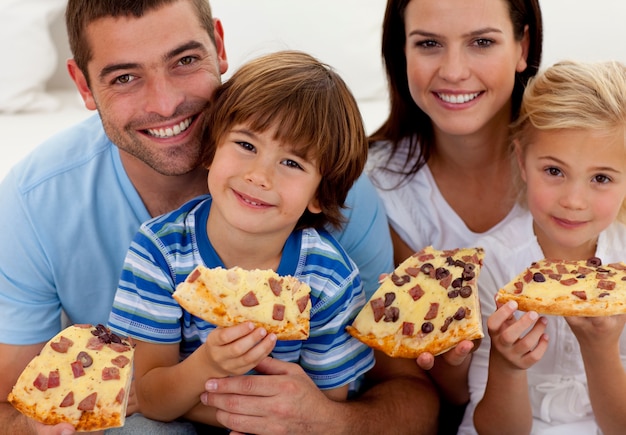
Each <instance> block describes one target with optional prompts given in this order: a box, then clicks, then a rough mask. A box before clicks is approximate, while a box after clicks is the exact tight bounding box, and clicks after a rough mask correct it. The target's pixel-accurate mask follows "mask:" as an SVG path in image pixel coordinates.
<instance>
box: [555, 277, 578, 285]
mask: <svg viewBox="0 0 626 435" xmlns="http://www.w3.org/2000/svg"><path fill="white" fill-rule="evenodd" d="M556 281H559V282H560V283H561V284H563V285H566V286H568V287H569V286H571V285H574V284H576V283H577V282H578V280H577V279H576V278H568V279H564V280H559V279H556Z"/></svg>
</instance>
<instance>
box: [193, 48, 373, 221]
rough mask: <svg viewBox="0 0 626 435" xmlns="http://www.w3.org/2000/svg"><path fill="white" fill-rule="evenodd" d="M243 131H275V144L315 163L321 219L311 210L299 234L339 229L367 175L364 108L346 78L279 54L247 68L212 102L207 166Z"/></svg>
mask: <svg viewBox="0 0 626 435" xmlns="http://www.w3.org/2000/svg"><path fill="white" fill-rule="evenodd" d="M238 124H243V125H247V126H248V127H249V128H251V129H252V130H253V131H257V132H265V131H268V130H270V129H271V128H276V131H275V139H276V140H278V141H280V142H282V143H285V144H289V145H293V146H294V149H295V150H296V151H297V152H298V153H302V155H303V156H307V157H309V158H313V159H314V160H315V161H316V162H317V166H318V169H319V172H320V174H321V176H322V179H321V182H320V185H319V187H318V189H317V200H318V201H319V205H320V207H321V209H322V213H320V214H312V213H310V212H309V211H308V210H307V211H306V212H305V213H304V215H303V216H302V217H301V218H300V220H299V221H298V225H297V227H296V228H304V227H316V228H320V227H322V226H324V225H326V224H327V223H329V224H330V225H333V226H335V227H340V225H341V223H342V222H343V216H342V214H341V208H342V207H344V202H345V200H346V196H347V194H348V191H349V190H350V188H351V186H352V184H353V183H354V182H355V181H356V180H357V178H358V177H359V176H360V175H361V172H362V171H363V167H364V166H365V161H366V159H367V146H368V145H367V138H366V135H365V129H364V127H363V121H362V119H361V114H360V112H359V108H358V106H357V103H356V101H355V99H354V97H353V95H352V94H351V93H350V90H349V89H348V87H347V85H346V84H345V82H344V81H343V80H342V79H341V77H340V76H339V75H338V74H337V73H336V72H334V71H333V70H332V68H330V67H329V66H328V65H325V64H323V63H321V62H319V61H318V60H317V59H315V58H314V57H312V56H310V55H308V54H306V53H303V52H299V51H280V52H276V53H272V54H268V55H265V56H262V57H260V58H257V59H255V60H253V61H251V62H248V63H246V64H245V65H244V66H242V67H241V68H240V69H239V70H238V71H237V72H235V73H234V74H233V76H232V77H231V78H230V79H229V80H228V81H227V82H226V83H224V84H223V85H222V86H220V87H219V88H218V89H217V91H216V92H215V94H214V97H213V99H212V100H211V106H210V108H209V109H208V113H207V119H206V128H205V131H204V137H203V145H204V147H205V148H204V151H203V155H202V157H201V163H202V165H203V166H204V167H207V168H208V167H209V166H210V164H211V162H212V161H213V156H214V155H215V150H216V148H217V147H218V146H219V145H220V142H221V141H222V140H223V137H224V135H226V134H227V133H228V131H229V129H231V128H232V127H234V126H235V125H238ZM363 200H365V199H364V198H363Z"/></svg>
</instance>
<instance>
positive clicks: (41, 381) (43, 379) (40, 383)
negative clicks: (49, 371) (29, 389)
mask: <svg viewBox="0 0 626 435" xmlns="http://www.w3.org/2000/svg"><path fill="white" fill-rule="evenodd" d="M33 385H34V386H35V388H37V389H38V390H39V391H46V390H47V389H48V377H47V376H46V375H44V374H43V373H39V374H38V375H37V377H36V378H35V380H34V381H33Z"/></svg>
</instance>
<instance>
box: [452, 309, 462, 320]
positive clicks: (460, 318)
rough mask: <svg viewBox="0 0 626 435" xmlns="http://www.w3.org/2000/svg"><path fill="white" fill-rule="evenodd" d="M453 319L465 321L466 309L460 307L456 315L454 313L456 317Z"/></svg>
mask: <svg viewBox="0 0 626 435" xmlns="http://www.w3.org/2000/svg"><path fill="white" fill-rule="evenodd" d="M452 318H453V319H454V320H463V319H465V308H464V307H459V309H458V310H456V313H454V316H452Z"/></svg>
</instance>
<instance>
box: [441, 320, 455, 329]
mask: <svg viewBox="0 0 626 435" xmlns="http://www.w3.org/2000/svg"><path fill="white" fill-rule="evenodd" d="M452 320H454V319H453V318H452V317H447V318H446V320H444V322H443V325H442V326H441V329H440V330H441V332H446V331H447V330H448V327H449V326H450V323H452Z"/></svg>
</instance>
